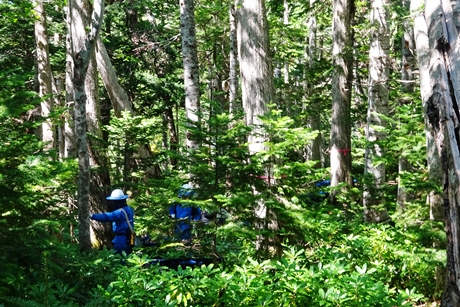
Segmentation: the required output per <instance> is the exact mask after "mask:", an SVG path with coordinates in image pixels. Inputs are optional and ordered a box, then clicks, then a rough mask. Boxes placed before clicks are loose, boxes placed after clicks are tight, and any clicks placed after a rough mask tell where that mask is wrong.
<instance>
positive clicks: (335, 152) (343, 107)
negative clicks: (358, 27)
mask: <svg viewBox="0 0 460 307" xmlns="http://www.w3.org/2000/svg"><path fill="white" fill-rule="evenodd" d="M332 7H333V20H332V65H333V69H334V71H333V74H332V116H331V145H330V165H331V187H336V186H337V185H338V184H339V183H341V182H344V183H348V184H349V185H351V184H352V179H351V122H350V121H351V119H350V103H351V78H352V73H351V72H352V64H353V58H352V53H351V50H352V30H351V21H352V18H353V12H354V8H353V0H333V2H332ZM337 192H338V191H337V190H336V189H332V190H331V194H330V197H331V200H332V201H334V202H335V199H336V196H337Z"/></svg>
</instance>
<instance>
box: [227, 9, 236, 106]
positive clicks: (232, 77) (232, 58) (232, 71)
mask: <svg viewBox="0 0 460 307" xmlns="http://www.w3.org/2000/svg"><path fill="white" fill-rule="evenodd" d="M229 14H230V54H229V66H230V67H229V76H228V78H229V89H228V92H229V94H228V100H229V110H228V111H229V113H230V114H231V115H234V114H235V111H236V110H237V109H238V106H237V97H238V96H237V95H238V40H237V22H236V16H235V15H236V12H235V5H233V4H231V5H230V8H229Z"/></svg>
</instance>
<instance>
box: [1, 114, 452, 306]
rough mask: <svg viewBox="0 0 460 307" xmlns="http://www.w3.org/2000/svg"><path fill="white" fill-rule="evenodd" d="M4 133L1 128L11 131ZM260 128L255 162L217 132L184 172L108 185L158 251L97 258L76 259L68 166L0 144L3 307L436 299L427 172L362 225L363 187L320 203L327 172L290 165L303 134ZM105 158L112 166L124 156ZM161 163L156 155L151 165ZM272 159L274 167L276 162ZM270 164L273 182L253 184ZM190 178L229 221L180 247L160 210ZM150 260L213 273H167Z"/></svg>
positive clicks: (439, 232) (435, 234) (440, 237)
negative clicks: (123, 192)
mask: <svg viewBox="0 0 460 307" xmlns="http://www.w3.org/2000/svg"><path fill="white" fill-rule="evenodd" d="M219 118H220V119H219V120H220V122H215V123H214V127H217V126H223V125H225V126H227V125H228V124H229V119H228V118H226V117H225V116H224V115H222V116H221V117H219ZM118 120H119V119H114V120H113V121H114V122H112V125H111V129H112V131H111V132H110V133H114V134H115V135H118V136H120V135H121V133H122V131H123V132H125V133H136V134H138V135H143V133H144V132H145V131H144V132H143V131H135V130H134V131H131V130H130V128H129V122H131V123H132V125H133V126H134V125H137V127H138V128H137V129H141V130H142V129H146V130H149V129H150V128H149V126H148V125H147V124H145V125H142V124H139V121H137V120H132V121H126V122H125V123H124V125H119V124H117V122H116V121H118ZM121 120H123V119H121ZM5 123H6V124H5V125H4V126H3V129H5V130H8V129H11V131H12V130H13V129H17V127H16V126H14V125H11V126H9V125H8V122H7V121H5ZM265 123H266V127H265V130H266V131H268V132H269V133H271V134H272V138H271V139H272V140H274V141H273V142H272V143H267V151H265V152H263V153H259V155H258V156H251V155H250V154H249V153H248V152H247V148H246V147H244V146H240V145H239V144H237V143H235V142H234V140H235V139H238V138H239V137H241V134H245V133H247V128H246V127H244V126H243V125H240V124H238V122H235V123H234V124H232V125H231V126H232V128H231V129H227V130H225V129H222V130H219V129H215V130H213V131H221V134H220V135H216V133H215V132H213V134H212V137H211V133H209V134H206V133H203V135H202V137H203V140H204V141H203V142H204V143H206V142H208V141H209V143H210V144H211V143H212V146H203V147H202V149H201V150H198V151H196V152H194V153H193V154H190V155H187V156H181V157H176V158H178V159H179V161H180V165H181V166H182V167H180V168H178V169H176V170H173V169H165V170H164V171H163V175H162V176H161V177H160V178H155V179H147V180H144V179H142V171H141V170H139V172H138V173H133V174H131V176H132V178H134V179H131V180H130V182H122V181H117V182H119V183H120V185H125V186H127V190H128V191H130V194H131V197H130V200H129V204H130V205H131V206H132V207H133V208H134V209H135V212H136V231H137V234H138V235H139V236H141V237H142V236H145V235H149V237H150V240H151V242H153V243H152V244H151V246H139V247H135V248H134V253H133V254H131V255H129V256H128V257H121V256H117V255H114V254H113V252H112V250H107V249H105V248H103V249H94V250H92V251H91V252H90V253H81V252H80V251H79V250H78V242H76V238H77V237H78V236H76V232H77V229H78V227H77V220H76V208H75V207H74V206H73V205H69V204H68V203H67V199H68V197H69V196H70V195H73V194H74V193H75V184H74V182H75V178H76V169H77V165H76V161H74V160H68V161H63V162H54V161H53V160H50V159H49V158H48V153H46V154H44V153H43V154H42V153H38V154H37V148H38V147H36V146H32V144H33V142H32V141H31V140H29V142H30V143H29V146H25V145H24V142H14V143H13V142H11V140H12V139H10V137H11V136H13V134H8V133H2V134H1V138H2V141H3V142H6V143H7V142H11V143H10V146H9V147H8V151H4V152H2V153H1V155H2V156H1V159H0V161H3V162H2V163H1V168H2V172H1V174H2V176H1V178H0V186H1V187H2V189H3V191H4V192H5V193H3V194H2V195H1V196H0V197H1V202H2V220H1V223H2V224H3V226H2V228H1V230H0V240H1V244H0V257H1V261H0V280H1V282H0V302H2V306H236V305H239V306H412V305H414V304H419V303H422V302H428V301H434V300H436V299H438V298H439V295H440V293H441V291H442V283H441V286H440V284H439V282H437V281H436V276H437V274H436V271H437V270H438V269H439V268H442V267H443V266H444V263H445V250H444V249H442V245H443V244H441V243H440V242H444V241H445V233H444V230H443V225H442V223H435V222H432V221H430V220H429V208H426V205H425V203H424V199H425V195H426V193H427V192H426V191H427V190H429V189H431V188H432V187H431V186H430V185H429V183H428V182H427V181H426V180H424V179H423V178H424V175H423V169H420V170H419V171H415V172H414V173H413V174H412V176H410V180H408V181H407V182H410V183H411V184H410V185H409V184H408V186H409V187H410V189H411V191H414V195H416V197H414V199H416V201H413V202H410V203H408V205H407V207H406V208H405V210H400V209H398V208H397V206H396V204H395V203H394V201H392V200H393V199H395V194H396V187H395V185H394V184H392V183H391V180H390V182H389V184H388V185H387V186H386V187H385V191H384V195H386V197H387V201H386V202H385V204H386V206H387V207H388V210H389V212H390V213H392V220H391V221H388V222H387V223H382V224H368V223H364V221H363V215H362V210H363V209H362V207H361V204H360V199H361V195H362V182H363V180H365V179H364V178H361V176H358V175H357V176H355V181H356V183H355V185H354V186H353V187H349V189H347V190H345V191H346V192H343V193H342V194H340V195H339V197H338V198H339V200H340V201H339V204H335V205H332V204H330V203H329V202H328V198H327V197H324V196H325V195H327V193H328V192H329V191H328V189H327V187H317V186H316V185H315V183H316V182H318V180H322V179H324V178H326V176H327V172H328V170H327V169H313V168H312V167H311V162H304V163H300V162H298V161H296V158H295V155H294V152H295V151H294V149H296V148H298V147H299V142H307V141H308V139H309V138H311V136H312V133H311V132H309V131H308V130H306V129H300V130H299V129H297V128H296V129H294V128H292V127H291V126H290V125H291V121H290V120H289V118H286V117H279V116H278V115H277V113H276V112H274V113H272V115H271V117H270V118H267V119H265ZM117 127H118V128H117ZM139 127H141V128H139ZM120 129H121V130H122V131H121V130H120ZM133 129H135V128H133ZM203 131H206V129H203ZM275 134H276V135H275ZM25 137H27V135H25ZM18 139H19V140H21V138H20V137H18ZM22 140H24V141H25V139H22ZM211 141H212V142H211ZM114 144H116V142H114ZM134 145H135V144H134ZM15 146H17V148H14V147H15ZM37 146H39V144H38V143H37ZM134 147H135V146H134ZM110 148H111V151H110V152H109V155H112V157H111V158H112V160H113V161H117V157H120V156H123V151H124V150H127V149H126V148H127V147H125V146H123V148H121V149H120V148H117V146H112V147H110ZM216 148H217V149H216ZM219 148H220V149H222V148H225V150H224V151H219ZM20 149H21V150H20ZM422 150H423V147H421V148H420V151H422ZM12 152H16V153H17V154H16V155H13V154H12ZM219 152H221V154H219ZM169 154H170V153H167V152H157V155H156V156H155V158H154V159H156V160H154V161H156V162H158V161H160V162H161V161H162V159H165V158H166V157H168V155H169ZM355 154H356V153H355ZM416 154H417V152H416V151H414V152H413V155H416ZM293 157H294V158H293ZM275 158H276V161H278V162H279V161H282V163H274V162H273V161H275ZM209 161H213V163H209ZM355 161H356V164H355V168H356V170H357V171H356V173H358V172H359V171H360V163H359V159H356V160H355ZM15 163H16V164H15ZM12 165H15V167H11V166H12ZM268 166H271V169H272V173H273V174H274V176H275V177H276V178H278V179H277V180H276V183H272V182H270V181H268V180H265V179H263V178H261V177H260V176H259V174H262V170H263V169H267V167H268ZM113 169H114V170H117V169H118V168H117V166H116V165H115V166H114V168H113ZM186 171H187V172H188V171H191V173H192V174H195V176H196V177H195V180H197V181H198V182H199V186H200V188H198V190H197V197H196V198H194V199H193V200H191V204H193V205H196V206H199V207H200V208H202V210H204V211H207V212H215V213H218V214H221V215H222V216H223V217H225V219H224V218H222V219H220V220H219V219H216V220H213V221H211V222H210V223H208V224H205V223H201V222H198V223H195V224H194V228H193V229H194V237H193V240H192V241H190V242H177V241H175V240H172V239H171V238H172V233H173V229H174V220H171V219H169V218H168V217H167V216H168V213H167V209H168V206H169V204H170V203H171V202H172V201H174V200H175V199H177V194H176V193H177V189H178V187H179V186H180V184H181V183H182V182H183V179H182V178H185V177H184V176H185V172H186ZM116 174H117V173H116V172H114V173H113V176H114V178H116ZM136 176H139V178H140V179H139V178H137V177H136ZM391 176H396V175H395V174H393V175H392V174H390V176H389V178H392V177H391ZM136 178H137V179H136ZM393 178H394V177H393ZM133 182H134V183H133ZM253 188H254V189H256V191H257V193H254V190H253ZM261 201H263V203H264V204H265V205H266V206H267V207H268V208H270V210H272V212H276V217H277V221H278V223H279V227H278V229H277V230H270V229H267V228H265V229H260V228H258V227H256V225H257V219H256V217H255V215H254V204H257V203H260V202H261ZM224 213H225V214H224ZM260 236H263V237H264V238H265V240H266V242H265V243H266V244H265V245H263V246H264V248H260V245H261V244H262V243H264V242H262V243H261V242H260V240H259V239H258V238H259V237H260ZM435 242H437V243H436V246H437V248H434V247H433V246H435V245H434V243H435ZM257 245H259V248H257ZM440 246H441V247H440ZM121 258H126V259H121ZM158 259H179V260H180V259H196V260H200V259H206V260H207V261H208V262H207V263H206V264H202V265H195V266H185V267H180V266H179V267H177V268H175V269H172V268H167V267H165V266H162V264H161V262H158V261H157V260H158ZM198 264H199V262H198Z"/></svg>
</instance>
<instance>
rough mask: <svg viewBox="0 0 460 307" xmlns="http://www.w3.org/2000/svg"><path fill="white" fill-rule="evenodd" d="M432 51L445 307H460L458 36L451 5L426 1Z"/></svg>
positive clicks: (431, 108) (430, 109) (431, 110)
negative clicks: (444, 243) (443, 223)
mask: <svg viewBox="0 0 460 307" xmlns="http://www.w3.org/2000/svg"><path fill="white" fill-rule="evenodd" d="M425 16H426V24H427V25H429V27H428V38H429V47H430V52H431V54H430V56H431V57H430V78H431V90H432V91H431V94H430V96H429V99H428V101H427V108H426V113H427V116H428V119H429V122H430V124H431V125H432V127H433V131H434V136H435V142H436V145H437V148H438V152H439V155H440V157H441V163H442V170H443V188H444V208H445V213H446V234H447V247H446V252H447V278H446V285H445V290H444V293H443V296H442V300H441V306H442V307H454V306H460V245H459V244H460V242H459V240H460V233H459V226H460V220H459V219H460V216H459V212H458V208H459V205H460V192H459V189H458V186H459V184H460V146H459V145H460V144H459V139H460V137H459V133H458V130H457V128H456V127H458V125H459V120H460V114H459V101H460V84H459V76H458V73H459V69H460V67H459V65H460V63H459V59H460V58H459V52H458V49H457V37H458V32H457V29H456V27H455V25H454V20H453V12H452V6H451V2H450V1H446V0H440V1H425Z"/></svg>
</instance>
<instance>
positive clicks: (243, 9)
mask: <svg viewBox="0 0 460 307" xmlns="http://www.w3.org/2000/svg"><path fill="white" fill-rule="evenodd" d="M236 7H237V20H238V26H237V29H238V31H237V32H238V56H239V64H240V70H241V89H242V103H243V109H244V112H245V121H246V125H247V126H252V127H253V128H254V131H253V133H252V134H251V135H250V136H249V138H248V142H249V151H250V152H251V153H252V154H255V153H258V152H261V151H263V150H264V145H263V143H264V142H265V141H266V136H265V135H264V133H263V131H262V129H261V127H260V125H261V124H262V121H261V119H260V118H259V116H262V115H265V114H266V113H267V111H268V107H267V105H268V104H269V103H270V102H273V99H274V92H275V91H274V84H273V67H272V62H271V56H270V45H269V40H268V23H267V17H266V12H265V1H264V0H242V1H239V2H238V3H236ZM255 193H257V192H255ZM255 216H256V218H257V219H258V221H259V223H257V225H256V226H257V227H259V228H261V229H264V230H271V231H276V230H277V229H278V222H277V218H276V214H275V212H274V211H273V210H270V209H269V208H267V206H266V205H265V204H264V203H263V202H262V201H260V202H259V203H258V204H257V205H256V208H255ZM270 245H271V247H272V248H274V252H275V253H276V252H279V246H277V242H270V240H269V239H268V238H266V237H262V236H260V237H259V238H258V249H259V250H260V251H262V252H268V251H269V248H270Z"/></svg>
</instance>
